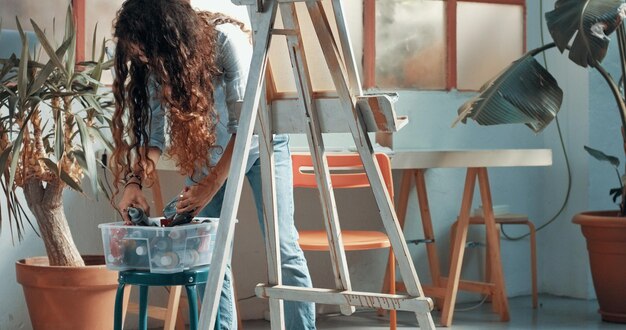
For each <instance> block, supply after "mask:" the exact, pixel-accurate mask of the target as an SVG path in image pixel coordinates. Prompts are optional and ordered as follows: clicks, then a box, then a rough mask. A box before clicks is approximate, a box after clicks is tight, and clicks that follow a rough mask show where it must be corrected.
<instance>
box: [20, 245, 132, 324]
mask: <svg viewBox="0 0 626 330" xmlns="http://www.w3.org/2000/svg"><path fill="white" fill-rule="evenodd" d="M83 259H84V260H85V264H86V265H87V266H85V267H52V266H49V265H48V258H47V257H34V258H27V259H22V260H20V261H18V262H16V263H15V269H16V277H17V282H18V283H20V284H21V285H22V287H23V289H24V296H25V297H26V305H27V306H28V314H29V315H30V319H31V322H32V325H33V329H35V330H39V329H46V330H47V329H93V330H98V329H103V330H104V329H106V330H110V329H113V309H114V306H115V293H116V290H117V274H118V273H117V272H115V271H111V270H108V269H106V267H105V265H104V257H103V256H83ZM126 291H127V293H128V292H129V291H130V290H126Z"/></svg>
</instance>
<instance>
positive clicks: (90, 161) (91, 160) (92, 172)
mask: <svg viewBox="0 0 626 330" xmlns="http://www.w3.org/2000/svg"><path fill="white" fill-rule="evenodd" d="M76 123H77V124H78V131H79V132H80V140H81V142H82V145H83V152H84V153H85V160H86V163H87V169H86V170H87V173H88V175H89V178H90V179H91V180H90V181H91V187H92V188H93V191H96V190H97V189H98V176H97V174H98V173H97V170H98V168H97V167H96V155H95V153H94V150H93V142H92V141H91V137H90V136H89V131H88V130H87V125H85V123H84V122H83V118H81V117H76Z"/></svg>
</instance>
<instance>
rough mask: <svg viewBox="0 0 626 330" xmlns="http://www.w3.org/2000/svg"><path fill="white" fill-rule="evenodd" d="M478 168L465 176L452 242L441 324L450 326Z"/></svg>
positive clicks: (469, 169)
mask: <svg viewBox="0 0 626 330" xmlns="http://www.w3.org/2000/svg"><path fill="white" fill-rule="evenodd" d="M476 174H477V169H475V168H468V169H467V174H466V176H465V188H464V190H463V200H462V202H461V211H460V212H459V220H458V223H457V229H456V233H455V235H454V237H455V238H454V242H452V246H451V247H450V248H451V249H452V258H451V259H450V273H449V274H448V281H447V283H446V295H445V298H444V300H443V310H442V311H441V325H443V326H444V327H449V326H450V325H451V324H452V315H453V314H454V305H455V303H456V295H457V292H458V290H459V281H460V279H461V265H462V263H463V254H464V252H465V241H466V239H467V228H468V227H469V215H470V209H471V207H472V198H473V197H474V186H475V185H476Z"/></svg>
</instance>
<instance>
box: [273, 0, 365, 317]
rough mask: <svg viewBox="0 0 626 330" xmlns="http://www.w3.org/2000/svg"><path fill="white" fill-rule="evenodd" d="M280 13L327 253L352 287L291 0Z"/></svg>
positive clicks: (338, 280) (340, 284) (342, 282)
mask: <svg viewBox="0 0 626 330" xmlns="http://www.w3.org/2000/svg"><path fill="white" fill-rule="evenodd" d="M280 10H281V17H282V20H283V25H284V27H285V28H286V29H288V30H292V31H294V32H295V33H294V34H290V35H286V37H287V44H288V47H289V54H290V59H291V65H292V67H293V73H294V79H295V81H296V89H297V91H298V98H299V99H300V100H301V105H302V108H303V109H304V111H305V112H306V115H307V117H309V118H311V120H310V121H309V126H308V128H309V129H308V130H307V140H308V144H309V149H310V151H311V157H312V159H313V168H314V171H315V177H316V179H317V186H318V188H319V189H318V190H319V194H320V201H321V204H322V210H323V214H324V224H325V227H326V233H327V237H328V241H329V242H330V244H329V250H330V257H331V261H332V266H333V272H334V275H335V286H336V287H337V289H339V290H352V285H351V282H350V273H349V271H348V262H347V260H346V253H345V251H344V247H343V241H342V239H341V235H340V233H341V226H340V225H339V215H338V214H337V207H336V203H335V195H334V192H333V189H332V184H331V181H330V172H329V170H328V161H327V159H326V151H325V147H324V140H323V138H322V131H321V128H320V127H319V123H320V121H319V118H318V113H317V109H316V108H315V103H314V101H313V88H312V85H311V79H310V75H309V71H308V65H307V61H306V56H305V54H304V49H303V44H302V36H301V35H300V31H299V29H298V27H299V23H298V17H297V15H296V10H295V4H294V3H284V4H281V5H280ZM354 311H355V308H354V307H352V306H348V305H342V306H341V312H342V314H344V315H350V314H352V313H353V312H354Z"/></svg>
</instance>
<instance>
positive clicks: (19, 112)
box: [0, 6, 112, 266]
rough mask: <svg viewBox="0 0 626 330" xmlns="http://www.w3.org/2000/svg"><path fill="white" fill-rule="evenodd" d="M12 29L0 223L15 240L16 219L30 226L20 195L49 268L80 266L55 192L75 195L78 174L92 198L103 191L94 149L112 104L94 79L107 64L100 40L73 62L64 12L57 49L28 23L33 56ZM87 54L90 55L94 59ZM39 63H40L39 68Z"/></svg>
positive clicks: (0, 153)
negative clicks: (16, 44)
mask: <svg viewBox="0 0 626 330" xmlns="http://www.w3.org/2000/svg"><path fill="white" fill-rule="evenodd" d="M16 23H17V29H18V31H19V34H20V36H21V41H22V50H21V54H19V58H18V56H17V55H16V54H13V55H12V56H11V57H10V58H7V59H0V185H1V187H2V190H3V191H4V196H5V198H6V204H5V205H6V209H5V210H2V209H1V206H0V225H2V223H3V220H4V219H2V216H3V215H5V217H8V223H9V225H10V227H11V228H10V230H11V234H12V237H14V234H15V233H17V236H18V239H21V238H22V235H23V231H24V229H25V228H24V227H25V226H24V225H25V222H24V220H26V223H28V224H30V226H32V227H33V228H34V226H33V225H32V223H31V221H30V219H29V216H28V213H27V212H26V210H25V208H24V205H21V203H20V198H18V194H23V196H24V199H25V200H26V203H27V206H28V209H30V211H31V212H32V214H33V215H34V218H35V219H36V221H37V225H38V228H39V233H40V236H41V237H42V239H43V242H44V245H45V248H46V253H47V255H48V258H49V261H50V265H54V266H83V265H84V262H83V260H82V258H81V256H80V253H79V252H78V249H77V248H76V245H75V243H74V240H73V238H72V235H71V232H70V229H69V225H68V222H67V219H66V217H65V213H64V208H63V199H62V194H63V191H64V189H65V188H68V187H69V188H71V189H74V190H76V191H78V192H80V193H83V190H82V186H81V180H82V179H83V177H84V176H85V175H87V176H88V177H89V181H90V184H91V191H92V192H95V193H96V196H97V192H98V191H102V190H103V189H104V185H103V184H102V181H101V180H100V179H99V178H98V166H99V165H98V161H97V159H96V156H95V152H94V148H95V145H96V141H97V140H99V141H100V144H102V145H103V146H104V147H108V148H110V142H109V141H108V140H107V139H106V138H105V136H108V134H106V131H107V130H108V128H109V127H110V125H109V123H110V117H111V114H112V98H111V97H110V96H109V95H107V93H106V92H103V90H104V89H103V88H101V87H102V84H101V82H100V79H101V75H102V72H103V70H106V69H108V68H109V67H110V66H111V65H112V63H111V62H110V61H106V62H105V61H104V58H105V57H104V41H103V44H102V46H103V47H102V50H101V51H100V53H99V56H97V58H92V61H85V62H77V61H76V34H75V32H76V31H75V25H74V22H73V19H72V13H71V6H70V7H69V8H68V12H67V17H66V22H65V33H64V37H63V41H62V42H61V43H60V45H59V46H58V47H57V46H56V45H55V44H56V42H54V41H53V40H52V39H50V38H48V37H47V36H46V33H45V32H44V31H43V30H42V29H41V28H40V27H39V25H38V24H37V23H36V22H34V21H33V20H31V24H32V28H33V30H34V32H35V35H36V36H37V40H38V44H39V45H40V47H41V48H40V49H39V52H38V53H39V55H37V56H35V54H32V51H31V49H29V41H28V36H27V34H26V33H25V32H24V30H23V29H22V25H21V24H20V21H19V20H18V19H17V18H16ZM94 39H95V32H94ZM94 41H95V40H94ZM42 52H43V53H45V56H42V54H41V53H42ZM35 53H37V52H35ZM94 53H95V51H92V57H96V56H94V55H95V54H94ZM40 57H41V58H43V57H45V58H47V60H46V61H45V62H43V63H42V62H39V58H40ZM105 192H106V190H105ZM83 194H84V193H83ZM6 215H8V216H6Z"/></svg>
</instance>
